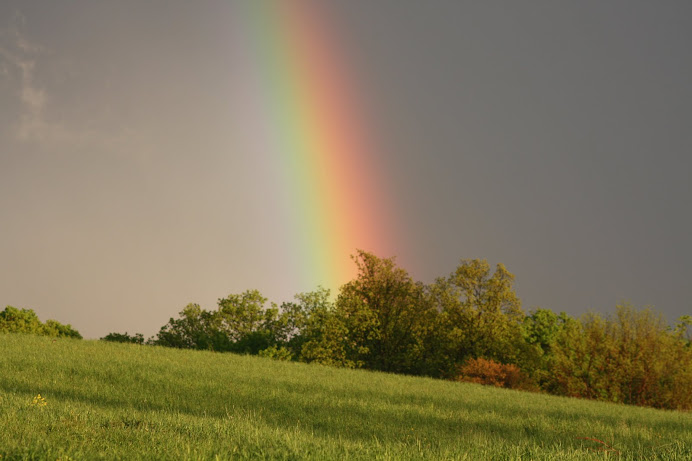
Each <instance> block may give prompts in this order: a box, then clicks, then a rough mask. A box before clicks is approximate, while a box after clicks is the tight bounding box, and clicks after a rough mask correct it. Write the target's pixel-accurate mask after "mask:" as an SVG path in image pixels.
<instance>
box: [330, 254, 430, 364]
mask: <svg viewBox="0 0 692 461" xmlns="http://www.w3.org/2000/svg"><path fill="white" fill-rule="evenodd" d="M353 260H354V261H355V263H356V266H357V268H358V275H357V277H356V279H354V280H352V281H350V282H348V283H347V284H346V285H344V286H343V287H342V288H341V292H340V293H339V296H338V298H337V301H336V308H337V318H338V319H341V321H342V322H343V325H344V326H345V328H346V330H347V332H348V333H347V335H346V337H347V339H346V341H345V346H346V351H347V356H348V357H349V359H350V360H352V361H353V362H354V363H356V364H359V365H360V364H362V366H364V367H366V368H369V369H373V370H382V371H388V372H398V373H414V374H416V373H419V372H420V366H421V365H420V360H421V357H422V355H423V354H422V352H423V343H424V341H423V336H422V335H423V334H424V333H425V331H426V323H427V322H429V321H430V318H431V317H434V315H435V314H436V312H435V311H434V310H433V309H432V307H431V306H430V305H429V304H428V303H426V302H425V300H426V298H425V293H424V289H423V286H422V285H421V284H418V283H416V282H414V281H413V279H412V278H411V276H410V275H409V274H408V273H407V272H406V271H405V270H404V269H402V268H400V267H397V266H396V264H395V262H394V259H393V258H388V259H387V258H385V259H382V258H378V257H377V256H375V255H373V254H372V253H368V252H365V251H362V250H358V251H357V253H356V255H354V256H353Z"/></svg>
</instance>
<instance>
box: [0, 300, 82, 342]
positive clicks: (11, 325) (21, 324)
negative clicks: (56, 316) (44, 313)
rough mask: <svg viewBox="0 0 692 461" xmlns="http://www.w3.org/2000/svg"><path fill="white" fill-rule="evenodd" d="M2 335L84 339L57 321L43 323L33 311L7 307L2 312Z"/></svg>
mask: <svg viewBox="0 0 692 461" xmlns="http://www.w3.org/2000/svg"><path fill="white" fill-rule="evenodd" d="M0 333H31V334H35V335H44V336H53V337H63V338H75V339H82V335H81V334H79V332H78V331H77V330H75V329H74V328H72V326H71V325H63V324H62V323H60V322H58V321H56V320H46V323H45V324H44V323H42V322H41V321H40V320H39V318H38V316H37V315H36V313H35V312H34V311H33V310H31V309H17V308H16V307H12V306H7V307H5V310H3V311H1V312H0Z"/></svg>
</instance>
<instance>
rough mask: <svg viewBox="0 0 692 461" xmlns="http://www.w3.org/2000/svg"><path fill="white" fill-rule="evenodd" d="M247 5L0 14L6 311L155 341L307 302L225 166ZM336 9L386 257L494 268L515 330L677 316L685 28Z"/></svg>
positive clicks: (254, 161) (679, 6)
mask: <svg viewBox="0 0 692 461" xmlns="http://www.w3.org/2000/svg"><path fill="white" fill-rule="evenodd" d="M238 3H241V2H240V0H238V1H235V2H233V1H228V2H221V1H199V2H187V1H165V2H163V1H150V2H141V1H117V2H115V1H113V2H93V1H86V0H74V1H52V0H51V1H48V0H46V1H35V0H28V1H27V0H22V1H19V0H4V1H3V2H1V3H0V225H1V226H2V227H1V229H2V234H1V238H0V306H2V307H4V305H13V306H15V307H28V308H32V309H34V310H35V311H36V312H37V313H38V314H39V316H40V317H41V319H42V320H45V319H48V318H54V319H56V320H58V321H61V322H63V323H70V324H72V325H73V326H74V327H75V328H77V329H78V330H79V331H80V332H82V334H84V335H85V336H86V337H99V336H103V335H105V334H106V333H108V332H111V331H120V332H124V331H128V332H130V333H134V332H135V331H139V332H143V333H144V334H145V335H146V336H149V335H151V334H154V333H155V332H156V331H157V330H158V328H159V327H160V326H162V325H163V324H165V323H166V322H167V321H168V318H169V317H173V316H175V315H176V314H177V312H178V311H180V310H181V309H182V308H183V307H184V306H185V305H186V304H187V303H189V302H198V303H200V304H201V305H202V306H203V307H205V308H207V309H211V308H213V307H214V306H215V302H216V300H217V298H220V297H223V296H226V295H227V294H229V293H238V292H241V291H244V290H245V289H248V288H257V289H259V290H260V291H261V292H262V293H264V294H265V295H267V296H268V297H269V298H270V299H271V300H273V301H276V302H281V301H286V300H290V298H291V297H292V295H293V294H295V293H298V292H301V291H307V290H311V289H313V288H315V287H314V286H300V284H299V283H297V281H296V279H295V278H293V277H292V275H291V274H292V273H293V272H294V271H295V267H294V266H295V264H296V262H295V261H291V260H289V259H287V258H286V257H285V254H286V252H285V251H283V249H282V248H281V245H285V244H286V242H285V241H284V240H282V239H281V238H278V237H277V235H279V234H280V233H281V232H282V227H283V226H284V223H283V222H282V221H281V220H280V218H279V216H281V211H280V210H277V209H276V207H277V205H276V204H277V200H276V198H275V197H273V196H272V194H276V187H275V184H274V182H273V178H272V176H271V174H270V173H269V172H268V171H267V165H266V159H262V158H260V157H258V156H256V155H252V153H251V152H250V151H249V150H244V148H243V146H242V145H241V144H240V143H239V142H238V141H237V140H238V139H239V138H242V136H247V133H241V132H240V131H241V130H240V129H239V128H238V127H240V126H243V125H242V123H243V118H244V115H245V110H244V106H243V104H244V103H243V101H244V100H245V99H244V92H245V91H247V89H246V88H244V87H243V81H242V79H241V78H239V77H238V75H240V74H242V73H243V72H242V69H238V61H237V60H236V57H237V56H236V54H237V53H238V52H240V51H239V49H240V48H241V45H240V44H238V43H236V42H234V40H236V39H237V34H235V33H234V30H233V27H234V26H233V25H234V24H238V21H239V20H240V21H242V18H238V17H233V15H234V12H235V11H236V9H234V4H238ZM326 3H328V8H324V9H325V10H326V11H328V12H329V14H330V21H331V22H332V23H333V24H335V25H336V26H338V27H337V30H336V31H335V34H337V36H338V37H337V38H338V41H339V42H340V44H341V45H342V46H343V48H344V50H346V51H347V53H346V54H347V55H348V60H349V66H350V67H351V69H352V70H353V75H354V76H355V77H356V78H357V79H358V82H357V85H355V87H356V88H358V89H359V90H360V91H361V92H362V94H361V95H360V96H361V97H362V98H363V99H364V100H367V101H368V105H367V107H368V109H369V110H370V111H371V113H370V114H368V120H369V121H371V122H372V123H373V124H374V126H372V127H369V129H370V131H372V132H374V133H376V135H377V139H378V146H379V147H380V150H379V151H378V152H377V155H378V159H377V162H378V164H379V165H382V166H383V168H382V171H381V172H380V175H381V181H382V187H383V188H384V189H386V190H387V194H388V195H389V196H390V197H391V200H392V203H393V206H394V207H395V208H396V210H395V212H394V213H393V216H396V219H397V221H396V222H392V223H391V230H392V232H393V233H396V237H397V238H396V239H395V241H396V242H397V243H396V245H397V246H396V247H395V248H391V254H380V255H379V256H396V257H397V261H398V262H399V263H400V265H401V266H402V267H404V268H406V269H407V270H409V271H410V272H411V274H412V275H413V276H414V277H415V278H416V279H418V280H421V281H424V282H429V281H432V280H433V279H434V278H435V277H437V276H443V275H447V274H449V273H450V272H451V271H452V270H453V269H454V268H455V267H456V266H457V264H458V262H459V260H460V259H461V258H486V259H488V261H489V262H490V263H491V264H495V263H499V262H501V263H504V264H505V265H506V266H507V267H508V268H509V270H510V271H511V272H513V273H514V274H515V275H516V277H517V278H516V288H517V291H518V294H519V296H520V297H521V299H522V302H523V305H524V308H525V309H527V310H528V309H531V308H532V307H537V306H540V307H545V308H549V309H552V310H555V311H562V310H564V311H567V312H568V313H570V314H571V315H579V314H581V313H583V312H585V311H587V310H589V309H593V310H596V311H599V312H603V313H609V312H611V311H612V310H613V308H614V306H615V305H616V303H617V302H619V301H621V300H626V301H631V302H632V303H633V304H634V305H635V306H639V307H641V306H646V305H653V306H655V307H656V308H657V309H658V310H659V311H661V312H662V313H664V315H665V316H666V318H667V320H668V321H673V320H674V319H676V318H677V317H679V316H681V315H683V314H692V300H691V299H690V296H689V287H690V280H692V269H691V265H690V264H691V262H692V239H691V236H692V213H690V210H691V209H692V186H691V182H690V176H691V172H692V156H691V155H690V154H692V83H691V82H692V54H691V53H690V50H692V3H690V2H688V1H679V2H674V1H662V2H648V1H647V2H639V1H610V2H602V1H580V2H562V1H527V2H516V1H503V2H499V1H498V2H496V1H482V2H481V1H479V2H465V1H442V0H435V1H401V0H396V1H395V0H387V1H334V0H332V1H329V2H326ZM282 255H283V256H282ZM345 257H348V256H347V255H345Z"/></svg>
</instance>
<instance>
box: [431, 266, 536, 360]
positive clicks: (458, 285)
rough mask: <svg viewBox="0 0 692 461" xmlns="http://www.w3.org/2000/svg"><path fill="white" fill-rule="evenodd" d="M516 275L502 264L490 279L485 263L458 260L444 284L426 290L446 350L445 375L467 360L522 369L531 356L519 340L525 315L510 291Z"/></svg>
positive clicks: (439, 283) (524, 344)
mask: <svg viewBox="0 0 692 461" xmlns="http://www.w3.org/2000/svg"><path fill="white" fill-rule="evenodd" d="M513 282H514V275H512V274H511V273H510V272H509V271H508V270H507V269H506V268H505V266H504V265H503V264H498V265H497V266H496V268H495V272H494V273H492V272H491V270H490V266H489V264H488V262H487V261H485V260H479V259H473V260H462V261H461V264H460V265H459V266H458V267H457V269H456V270H455V271H454V272H452V274H450V276H449V277H447V278H439V279H437V280H436V282H435V283H434V284H433V286H432V287H431V288H430V292H431V296H432V299H433V302H434V303H435V305H436V306H437V309H438V310H439V311H440V312H441V314H442V319H441V328H442V329H443V330H444V331H445V333H446V341H445V343H446V346H445V348H444V350H443V351H441V355H442V356H443V357H444V362H445V365H446V368H447V371H448V372H450V373H454V370H455V367H456V366H457V364H462V363H464V362H465V361H466V360H468V359H470V358H474V359H475V358H480V357H482V358H486V359H492V360H494V361H496V362H499V363H515V364H519V365H521V362H522V360H524V359H525V356H526V355H527V354H529V351H528V349H529V348H527V344H526V342H525V341H524V339H523V336H522V334H521V322H522V321H523V318H524V314H523V312H522V309H521V302H520V300H519V298H518V297H517V295H516V293H515V292H514V289H513V287H512V285H513Z"/></svg>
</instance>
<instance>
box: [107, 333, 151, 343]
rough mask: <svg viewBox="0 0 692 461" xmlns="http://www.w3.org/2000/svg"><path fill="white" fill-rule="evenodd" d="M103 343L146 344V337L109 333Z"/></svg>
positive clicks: (139, 334)
mask: <svg viewBox="0 0 692 461" xmlns="http://www.w3.org/2000/svg"><path fill="white" fill-rule="evenodd" d="M101 340H102V341H110V342H113V343H132V344H144V335H142V333H135V334H134V335H132V336H130V335H128V334H127V332H125V333H108V334H107V335H106V336H104V337H103V338H101Z"/></svg>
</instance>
